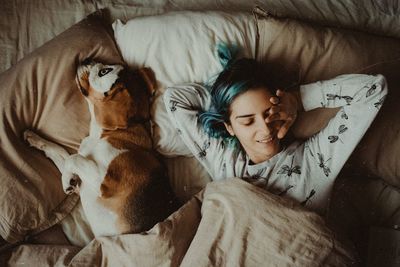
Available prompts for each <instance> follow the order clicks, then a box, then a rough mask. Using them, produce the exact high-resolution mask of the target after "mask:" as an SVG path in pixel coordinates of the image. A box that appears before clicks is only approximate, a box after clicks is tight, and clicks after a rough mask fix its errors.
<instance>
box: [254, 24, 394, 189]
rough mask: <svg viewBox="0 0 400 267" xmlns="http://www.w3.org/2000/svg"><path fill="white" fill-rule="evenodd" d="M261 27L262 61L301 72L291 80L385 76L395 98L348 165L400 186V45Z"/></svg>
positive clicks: (309, 28)
mask: <svg viewBox="0 0 400 267" xmlns="http://www.w3.org/2000/svg"><path fill="white" fill-rule="evenodd" d="M258 26H259V31H260V40H259V48H258V56H257V58H258V59H259V60H261V61H263V62H265V63H267V64H270V65H271V66H272V68H273V66H274V65H276V64H278V65H279V66H284V68H285V69H286V70H285V71H287V72H289V73H295V72H296V71H297V73H299V75H298V77H288V78H286V79H287V80H290V81H295V80H296V79H298V80H299V81H300V83H309V82H313V81H317V80H323V79H330V78H333V77H335V76H337V75H339V74H344V73H370V74H374V73H381V74H383V75H385V77H386V78H387V81H388V86H389V95H388V97H387V98H386V101H385V104H384V105H383V107H382V109H381V111H380V113H379V114H378V116H377V118H376V119H375V121H374V123H373V124H372V126H371V128H370V129H369V130H368V132H367V134H366V135H365V136H364V138H363V139H362V141H361V143H360V144H359V146H358V147H357V149H356V151H355V153H353V155H352V157H351V158H350V160H349V162H348V164H347V165H348V166H351V171H352V173H354V172H356V173H361V174H369V175H373V176H378V177H380V178H382V179H384V180H385V181H386V182H388V183H390V184H392V185H395V186H397V187H400V161H398V158H400V136H399V135H398V133H399V132H400V116H398V114H400V105H399V104H398V101H397V99H399V97H400V91H399V90H400V75H399V70H400V40H398V39H394V38H385V37H380V36H375V35H368V34H364V33H359V32H355V31H346V30H339V29H333V28H332V29H331V28H322V27H318V26H314V25H310V24H306V23H301V22H298V21H295V20H284V19H274V18H271V17H270V18H266V19H260V20H259V23H258ZM287 80H286V81H285V83H287ZM313 123H317V122H313ZM306 127H307V125H306Z"/></svg>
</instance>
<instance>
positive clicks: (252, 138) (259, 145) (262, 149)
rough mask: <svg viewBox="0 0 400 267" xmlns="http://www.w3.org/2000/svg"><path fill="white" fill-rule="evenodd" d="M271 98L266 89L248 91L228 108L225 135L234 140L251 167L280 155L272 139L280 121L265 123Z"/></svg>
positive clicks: (275, 140)
mask: <svg viewBox="0 0 400 267" xmlns="http://www.w3.org/2000/svg"><path fill="white" fill-rule="evenodd" d="M271 97H273V95H272V94H271V93H270V92H269V91H268V90H267V89H266V88H254V89H250V90H248V91H247V92H245V93H243V94H241V95H239V96H237V97H236V98H235V99H234V101H233V102H232V104H231V106H230V111H231V114H230V117H229V121H230V123H225V127H226V129H227V130H228V132H229V133H230V134H231V135H235V136H236V137H237V139H238V140H239V142H240V144H241V145H242V147H243V148H244V150H245V151H246V153H247V155H248V156H249V157H250V159H251V160H252V161H253V162H254V163H260V162H263V161H265V160H267V159H269V158H271V157H273V156H274V155H276V154H277V153H278V152H279V151H280V145H279V139H278V138H277V137H276V135H277V133H278V131H279V128H280V126H281V125H282V121H274V122H272V123H266V122H265V120H266V119H267V117H268V116H269V109H270V108H271V107H272V103H271V102H270V98H271Z"/></svg>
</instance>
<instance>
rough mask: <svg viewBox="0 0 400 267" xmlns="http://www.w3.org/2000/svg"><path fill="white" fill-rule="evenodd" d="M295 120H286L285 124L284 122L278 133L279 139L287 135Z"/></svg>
mask: <svg viewBox="0 0 400 267" xmlns="http://www.w3.org/2000/svg"><path fill="white" fill-rule="evenodd" d="M292 123H293V121H285V123H284V124H282V126H281V128H280V129H279V131H278V134H277V135H276V136H277V137H278V139H282V138H283V137H285V135H286V134H287V132H288V131H289V128H290V126H292Z"/></svg>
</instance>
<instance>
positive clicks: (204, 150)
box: [198, 140, 210, 159]
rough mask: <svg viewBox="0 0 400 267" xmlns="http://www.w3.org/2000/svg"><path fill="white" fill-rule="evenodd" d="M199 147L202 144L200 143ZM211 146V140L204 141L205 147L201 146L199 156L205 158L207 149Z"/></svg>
mask: <svg viewBox="0 0 400 267" xmlns="http://www.w3.org/2000/svg"><path fill="white" fill-rule="evenodd" d="M198 147H199V148H200V146H199V145H198ZM209 147H210V141H208V140H206V141H204V144H203V147H202V148H200V152H199V154H198V155H199V158H200V159H204V158H205V157H206V156H207V149H208V148H209Z"/></svg>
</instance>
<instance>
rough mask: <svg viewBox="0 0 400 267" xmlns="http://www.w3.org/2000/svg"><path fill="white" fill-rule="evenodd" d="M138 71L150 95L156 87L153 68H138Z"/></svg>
mask: <svg viewBox="0 0 400 267" xmlns="http://www.w3.org/2000/svg"><path fill="white" fill-rule="evenodd" d="M139 73H140V75H141V76H142V77H143V80H144V81H145V83H146V85H147V89H148V90H149V92H150V95H153V93H154V92H155V90H156V89H157V80H156V76H155V74H154V72H153V70H152V69H150V68H140V69H139Z"/></svg>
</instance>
